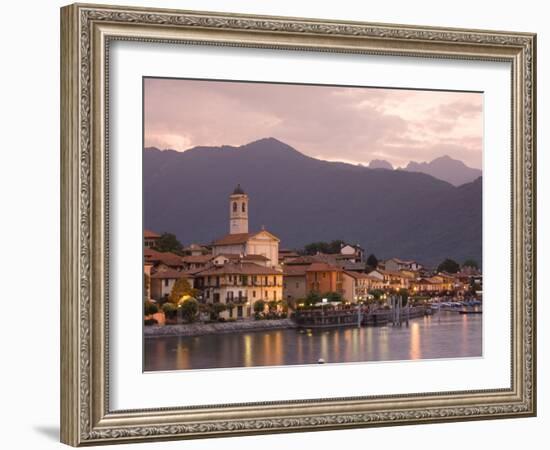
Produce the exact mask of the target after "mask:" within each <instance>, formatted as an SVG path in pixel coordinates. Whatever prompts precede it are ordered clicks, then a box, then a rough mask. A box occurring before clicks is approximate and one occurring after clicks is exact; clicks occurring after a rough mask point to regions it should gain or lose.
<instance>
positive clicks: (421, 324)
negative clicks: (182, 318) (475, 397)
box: [144, 312, 482, 371]
mask: <svg viewBox="0 0 550 450" xmlns="http://www.w3.org/2000/svg"><path fill="white" fill-rule="evenodd" d="M481 331H482V316H481V315H470V316H468V315H465V314H464V315H463V314H458V313H453V312H442V313H439V314H437V315H435V316H431V317H430V316H427V317H422V318H418V319H413V320H411V321H410V324H409V327H407V326H405V324H403V325H402V326H401V327H392V326H391V325H388V326H384V327H363V328H336V329H328V330H327V329H325V330H313V331H303V332H300V331H298V330H294V329H288V330H273V331H259V332H246V333H230V334H219V335H206V336H198V337H178V336H167V337H155V338H147V339H145V358H144V360H145V367H144V369H145V371H154V370H181V369H212V368H228V367H253V366H280V365H293V364H316V363H317V361H318V360H319V358H323V359H324V360H325V362H327V363H342V362H360V361H391V360H409V359H434V358H458V357H477V356H481V354H482V333H481Z"/></svg>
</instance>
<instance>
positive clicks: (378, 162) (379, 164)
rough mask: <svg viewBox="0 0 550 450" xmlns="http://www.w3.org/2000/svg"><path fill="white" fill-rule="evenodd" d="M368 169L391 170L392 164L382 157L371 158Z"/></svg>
mask: <svg viewBox="0 0 550 450" xmlns="http://www.w3.org/2000/svg"><path fill="white" fill-rule="evenodd" d="M369 169H386V170H393V166H392V165H391V163H389V162H388V161H385V160H383V159H373V160H372V161H371V162H370V163H369Z"/></svg>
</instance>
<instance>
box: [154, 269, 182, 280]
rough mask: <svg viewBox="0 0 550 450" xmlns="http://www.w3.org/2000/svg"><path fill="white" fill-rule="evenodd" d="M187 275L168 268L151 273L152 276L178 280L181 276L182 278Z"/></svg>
mask: <svg viewBox="0 0 550 450" xmlns="http://www.w3.org/2000/svg"><path fill="white" fill-rule="evenodd" d="M184 276H185V273H183V272H179V271H178V270H173V269H168V270H159V271H157V272H155V273H153V274H151V278H155V279H161V280H164V279H173V280H177V279H179V278H182V277H184Z"/></svg>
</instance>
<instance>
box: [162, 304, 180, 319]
mask: <svg viewBox="0 0 550 450" xmlns="http://www.w3.org/2000/svg"><path fill="white" fill-rule="evenodd" d="M162 311H163V312H164V314H165V315H166V317H168V318H170V319H173V318H174V317H176V314H177V313H178V307H177V306H176V305H174V304H173V303H170V302H167V303H165V304H164V305H162Z"/></svg>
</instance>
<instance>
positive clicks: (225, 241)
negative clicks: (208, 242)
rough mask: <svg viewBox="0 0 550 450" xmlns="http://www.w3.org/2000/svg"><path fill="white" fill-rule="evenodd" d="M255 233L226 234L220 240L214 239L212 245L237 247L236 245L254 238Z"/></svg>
mask: <svg viewBox="0 0 550 450" xmlns="http://www.w3.org/2000/svg"><path fill="white" fill-rule="evenodd" d="M254 234H256V233H235V234H226V235H225V236H224V237H222V238H220V239H216V240H215V241H214V242H213V244H214V245H237V244H246V241H248V239H250V238H251V237H252V236H254Z"/></svg>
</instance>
